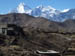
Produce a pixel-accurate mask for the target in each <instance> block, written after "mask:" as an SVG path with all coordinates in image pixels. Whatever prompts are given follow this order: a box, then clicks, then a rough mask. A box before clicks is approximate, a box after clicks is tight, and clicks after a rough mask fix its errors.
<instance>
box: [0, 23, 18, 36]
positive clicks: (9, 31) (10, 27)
mask: <svg viewBox="0 0 75 56" xmlns="http://www.w3.org/2000/svg"><path fill="white" fill-rule="evenodd" d="M18 33H19V27H18V26H17V25H15V24H3V23H0V34H4V35H16V34H18Z"/></svg>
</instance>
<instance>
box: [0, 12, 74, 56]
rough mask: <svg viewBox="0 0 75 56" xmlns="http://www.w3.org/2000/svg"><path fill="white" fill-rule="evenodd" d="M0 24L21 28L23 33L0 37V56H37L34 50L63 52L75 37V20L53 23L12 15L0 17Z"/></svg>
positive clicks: (24, 15) (21, 15)
mask: <svg viewBox="0 0 75 56" xmlns="http://www.w3.org/2000/svg"><path fill="white" fill-rule="evenodd" d="M0 23H13V24H16V25H18V26H20V27H22V29H23V31H22V32H23V33H24V35H22V34H20V35H18V36H9V35H2V34H1V35H0V55H3V56H36V55H37V56H38V54H35V51H36V50H50V49H51V50H56V51H59V52H64V51H65V50H67V49H68V48H69V47H70V44H71V39H72V38H74V37H75V35H74V34H75V29H74V28H75V20H67V21H65V22H54V21H48V20H47V19H45V18H42V17H37V18H35V17H32V16H29V15H27V14H17V13H12V14H7V15H0ZM34 46H35V47H34Z"/></svg>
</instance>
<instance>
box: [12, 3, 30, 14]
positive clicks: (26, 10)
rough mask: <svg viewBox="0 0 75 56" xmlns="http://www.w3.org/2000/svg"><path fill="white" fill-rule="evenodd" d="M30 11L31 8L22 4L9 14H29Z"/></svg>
mask: <svg viewBox="0 0 75 56" xmlns="http://www.w3.org/2000/svg"><path fill="white" fill-rule="evenodd" d="M30 10H31V8H30V7H29V6H28V5H26V4H24V3H20V4H19V5H18V6H17V7H16V9H13V10H12V11H11V12H12V13H13V12H15V13H29V12H30Z"/></svg>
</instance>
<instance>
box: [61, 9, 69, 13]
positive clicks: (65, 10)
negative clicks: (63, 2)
mask: <svg viewBox="0 0 75 56" xmlns="http://www.w3.org/2000/svg"><path fill="white" fill-rule="evenodd" d="M69 10H70V9H64V10H62V12H68V11H69Z"/></svg>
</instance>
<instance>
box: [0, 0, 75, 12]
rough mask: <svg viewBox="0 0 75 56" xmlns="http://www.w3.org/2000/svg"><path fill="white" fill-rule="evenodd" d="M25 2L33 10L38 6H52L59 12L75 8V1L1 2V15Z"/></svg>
mask: <svg viewBox="0 0 75 56" xmlns="http://www.w3.org/2000/svg"><path fill="white" fill-rule="evenodd" d="M21 2H24V3H25V4H27V5H28V6H30V7H31V8H35V7H36V6H38V5H41V4H42V5H44V6H48V5H50V6H52V7H54V8H56V9H58V10H63V9H68V8H75V0H0V13H7V12H8V11H10V10H12V9H14V8H16V7H17V6H18V4H20V3H21Z"/></svg>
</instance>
